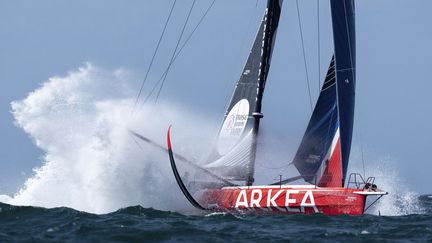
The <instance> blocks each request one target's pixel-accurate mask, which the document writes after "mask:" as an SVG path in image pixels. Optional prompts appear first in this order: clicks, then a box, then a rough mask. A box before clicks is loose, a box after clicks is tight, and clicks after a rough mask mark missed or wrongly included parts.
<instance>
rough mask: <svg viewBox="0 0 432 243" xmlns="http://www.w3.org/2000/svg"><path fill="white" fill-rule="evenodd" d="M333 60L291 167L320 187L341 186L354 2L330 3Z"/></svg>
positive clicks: (350, 109) (349, 114) (348, 128)
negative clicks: (293, 165)
mask: <svg viewBox="0 0 432 243" xmlns="http://www.w3.org/2000/svg"><path fill="white" fill-rule="evenodd" d="M330 3H331V14H332V24H333V40H334V53H335V54H334V57H333V58H332V61H331V64H330V67H329V70H328V72H327V76H326V80H325V82H324V84H323V87H322V89H321V92H320V96H319V97H318V101H317V103H316V106H315V109H314V111H313V113H312V117H311V119H310V121H309V124H308V126H307V129H306V132H305V134H304V136H303V140H302V142H301V144H300V147H299V149H298V151H297V153H296V155H295V158H294V164H295V166H296V167H297V169H298V170H299V172H300V174H301V175H302V176H303V178H304V179H305V180H306V181H308V182H310V183H313V184H317V185H320V186H338V187H341V186H343V185H344V182H345V177H346V173H347V169H348V159H349V155H350V149H351V139H352V131H353V121H354V101H355V22H354V12H355V10H354V0H331V2H330Z"/></svg>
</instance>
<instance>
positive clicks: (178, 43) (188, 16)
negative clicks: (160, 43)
mask: <svg viewBox="0 0 432 243" xmlns="http://www.w3.org/2000/svg"><path fill="white" fill-rule="evenodd" d="M195 3H196V0H194V1H193V2H192V5H191V7H190V9H189V13H188V15H187V18H186V21H185V22H184V24H183V28H182V31H181V33H180V36H179V38H178V40H177V44H176V47H175V49H174V52H173V54H172V56H171V60H170V62H169V64H168V69H167V72H166V73H165V76H164V78H163V79H162V83H161V86H160V88H159V91H158V93H157V95H156V99H155V103H156V102H157V100H158V99H159V95H160V93H161V91H162V88H163V86H164V83H165V80H166V78H167V76H168V73H169V70H170V69H171V65H172V64H173V61H174V57H175V54H176V53H177V49H178V47H179V45H180V42H181V40H182V38H183V34H184V32H185V30H186V26H187V24H188V22H189V18H190V16H191V14H192V10H193V8H194V6H195Z"/></svg>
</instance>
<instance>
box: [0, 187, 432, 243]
mask: <svg viewBox="0 0 432 243" xmlns="http://www.w3.org/2000/svg"><path fill="white" fill-rule="evenodd" d="M418 199H419V200H418V202H419V204H420V205H418V206H419V207H422V208H423V212H424V213H422V214H410V215H403V216H376V215H368V214H366V215H363V216H347V215H342V216H331V217H330V216H325V215H320V214H317V215H260V216H257V215H240V214H239V215H235V214H229V213H197V214H193V215H185V214H180V213H177V212H170V211H160V210H155V209H152V208H143V207H141V206H132V207H127V208H123V209H120V210H118V211H115V212H112V213H108V214H91V213H86V212H81V211H76V210H73V209H70V208H66V207H59V208H52V209H46V208H40V207H30V206H12V205H9V204H0V242H12V241H40V242H47V241H92V242H94V241H98V242H105V241H116V242H149V241H185V242H189V241H197V242H203V241H207V242H222V241H238V242H243V241H249V242H250V241H308V242H312V241H318V240H319V241H320V242H323V241H324V242H325V241H327V242H334V241H340V242H346V241H364V242H370V241H372V242H386V241H387V242H394V241H399V242H403V241H422V242H424V241H432V196H431V195H423V196H420V197H419V198H418Z"/></svg>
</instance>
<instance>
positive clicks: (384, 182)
mask: <svg viewBox="0 0 432 243" xmlns="http://www.w3.org/2000/svg"><path fill="white" fill-rule="evenodd" d="M370 157H371V156H368V158H370ZM394 160H395V159H394V158H392V157H391V156H388V155H387V156H381V157H376V158H374V159H369V160H367V161H365V165H364V166H365V168H364V170H365V172H366V178H364V179H365V180H366V179H367V177H368V176H373V177H375V184H376V185H377V186H378V188H379V189H381V190H383V191H386V192H388V193H389V194H388V195H385V196H383V197H382V198H381V199H380V200H378V201H377V202H376V203H375V204H374V205H373V206H372V207H370V209H369V210H368V211H367V212H366V213H369V214H374V215H385V216H399V215H410V214H423V213H425V209H424V208H423V207H422V206H421V203H420V202H419V196H420V195H419V194H418V193H416V192H415V191H413V190H412V189H411V188H410V187H409V185H408V184H407V183H406V181H404V179H403V178H401V176H400V175H399V173H398V170H397V168H395V164H396V163H392V161H394ZM350 172H356V173H361V174H363V162H362V158H361V151H360V149H359V148H358V147H356V146H354V149H353V153H352V154H351V164H350ZM363 176H364V175H363ZM375 199H377V197H375V196H369V197H368V201H367V205H369V204H370V203H373V202H374V201H375ZM367 205H366V206H367Z"/></svg>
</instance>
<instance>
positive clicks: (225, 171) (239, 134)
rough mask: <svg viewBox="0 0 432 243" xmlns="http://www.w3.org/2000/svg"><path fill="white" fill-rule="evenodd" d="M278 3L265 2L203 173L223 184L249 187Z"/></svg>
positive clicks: (274, 0)
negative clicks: (213, 175)
mask: <svg viewBox="0 0 432 243" xmlns="http://www.w3.org/2000/svg"><path fill="white" fill-rule="evenodd" d="M281 4H282V0H268V1H267V7H266V10H265V13H264V16H263V18H262V21H261V24H260V27H259V29H258V33H257V35H256V37H255V41H254V43H253V45H252V48H251V51H250V53H249V56H248V58H247V61H246V64H245V66H244V68H243V71H242V74H241V75H240V78H239V80H238V81H237V83H236V86H235V89H234V92H233V95H232V97H231V100H230V104H229V105H228V108H227V111H226V112H225V117H224V121H223V124H222V127H221V129H220V131H219V137H218V140H217V142H216V146H215V148H214V149H213V151H212V153H211V154H210V156H209V159H208V161H209V163H208V164H207V165H206V166H205V167H206V168H207V169H209V170H211V171H212V172H214V173H216V174H217V175H219V176H221V177H222V178H225V179H227V180H234V181H245V183H246V185H252V183H253V181H254V164H255V158H256V146H257V144H256V137H257V135H258V130H259V122H260V119H261V118H262V117H263V115H262V113H261V107H262V99H263V92H264V88H265V83H266V79H267V75H268V71H269V68H270V60H271V56H272V51H273V45H274V41H275V38H276V30H277V27H278V23H279V17H280V11H281Z"/></svg>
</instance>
